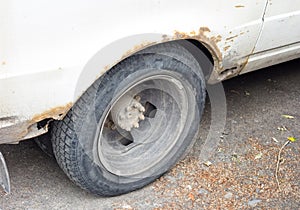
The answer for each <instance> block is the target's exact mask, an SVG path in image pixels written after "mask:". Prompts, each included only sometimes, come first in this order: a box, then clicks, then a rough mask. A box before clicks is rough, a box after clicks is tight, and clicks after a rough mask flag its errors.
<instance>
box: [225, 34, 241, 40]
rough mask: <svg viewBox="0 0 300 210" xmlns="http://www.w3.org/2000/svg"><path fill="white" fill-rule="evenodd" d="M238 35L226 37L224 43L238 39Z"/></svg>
mask: <svg viewBox="0 0 300 210" xmlns="http://www.w3.org/2000/svg"><path fill="white" fill-rule="evenodd" d="M238 36H239V35H238V34H237V35H235V36H231V37H228V38H226V41H230V40H233V39H234V38H236V37H238Z"/></svg>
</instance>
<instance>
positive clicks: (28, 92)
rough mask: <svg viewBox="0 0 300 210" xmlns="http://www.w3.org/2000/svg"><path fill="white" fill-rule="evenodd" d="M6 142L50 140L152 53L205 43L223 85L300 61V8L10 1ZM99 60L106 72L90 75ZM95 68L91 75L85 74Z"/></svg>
mask: <svg viewBox="0 0 300 210" xmlns="http://www.w3.org/2000/svg"><path fill="white" fill-rule="evenodd" d="M0 5H1V6H0V143H15V142H19V141H20V140H23V139H28V138H31V137H34V136H38V135H40V134H42V133H45V132H47V130H48V127H47V122H46V124H45V125H44V126H42V127H39V126H38V124H37V123H38V122H41V121H43V120H45V119H62V118H63V116H64V115H65V114H66V113H67V112H68V110H69V109H70V108H71V107H72V105H73V104H74V103H75V102H76V100H77V99H78V97H80V95H81V94H82V93H83V92H84V91H85V90H86V89H87V88H88V87H89V86H90V85H92V84H93V82H94V81H95V80H96V79H97V78H99V77H100V76H101V75H102V74H103V73H105V72H106V71H109V69H110V67H112V66H113V65H115V64H116V63H118V62H119V61H121V60H122V59H124V58H126V57H128V56H130V55H132V54H133V53H135V52H138V51H139V50H141V49H144V48H145V47H147V46H151V45H155V44H158V43H162V42H168V41H172V40H179V39H195V40H197V41H199V42H201V43H202V44H203V45H204V46H205V47H206V48H207V49H208V50H209V52H210V53H211V55H212V57H213V59H214V69H213V72H212V74H211V75H210V78H209V82H211V83H214V82H218V81H222V80H224V79H227V78H230V77H233V76H236V75H238V74H242V73H246V72H250V71H253V70H256V69H259V68H262V67H266V66H270V65H273V64H277V63H280V62H284V61H288V60H291V59H295V58H297V57H300V27H299V24H300V1H292V0H286V1H282V0H281V1H280V0H255V1H254V0H236V1H222V0H211V1H204V0H190V1H188V2H183V1H178V0H173V1H167V0H164V1H160V0H151V1H150V0H148V1H137V0H127V1H121V0H116V1H96V0H91V1H82V0H72V1H71V0H65V1H58V0H51V1H50V0H40V1H37V0H29V1H21V0H10V1H8V0H1V3H0ZM93 62H97V64H98V65H97V68H87V67H88V66H89V65H91V66H93V65H92V63H93ZM86 69H88V71H87V70H86Z"/></svg>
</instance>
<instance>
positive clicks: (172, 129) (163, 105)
mask: <svg viewBox="0 0 300 210" xmlns="http://www.w3.org/2000/svg"><path fill="white" fill-rule="evenodd" d="M124 97H127V98H128V97H130V98H132V99H133V98H136V97H138V98H139V99H140V100H139V103H140V104H141V105H142V106H143V107H144V108H145V110H144V112H143V116H144V119H143V120H141V119H140V120H139V125H138V127H137V126H136V127H132V128H131V129H130V130H129V131H128V130H125V129H122V128H121V127H120V126H119V125H118V124H117V123H116V122H114V121H113V120H112V114H114V113H112V111H113V110H114V108H115V106H118V102H120V101H121V100H123V99H124ZM190 98H191V97H190V96H189V91H188V90H187V89H186V88H185V86H184V85H182V83H181V82H180V81H179V80H178V79H176V78H175V77H173V76H170V75H156V76H151V77H148V78H146V79H143V80H141V81H140V82H138V83H136V84H135V85H132V86H131V87H129V88H127V89H126V90H125V91H123V93H122V95H120V96H119V97H117V100H115V101H114V102H113V103H112V105H111V108H110V109H109V110H108V112H107V114H106V116H105V118H104V121H103V122H104V123H102V124H101V125H99V127H100V129H99V130H100V131H99V135H98V137H97V138H98V139H97V140H98V157H99V160H100V162H101V164H102V165H103V166H104V167H105V168H106V170H108V171H109V172H110V173H112V174H116V175H119V176H138V175H140V174H144V175H145V173H146V174H147V173H150V174H151V173H152V174H153V170H149V169H151V168H153V167H154V166H156V165H157V164H158V163H159V162H161V161H163V159H164V158H165V157H166V156H167V154H168V153H169V152H170V151H171V150H172V149H173V148H174V146H175V145H176V144H177V143H178V142H179V141H182V138H181V134H182V133H183V130H184V128H185V127H186V126H185V125H186V122H187V121H189V120H191V119H192V117H191V116H192V115H193V114H194V112H195V110H194V109H195V106H189V100H190ZM154 173H155V172H154ZM150 174H149V175H150Z"/></svg>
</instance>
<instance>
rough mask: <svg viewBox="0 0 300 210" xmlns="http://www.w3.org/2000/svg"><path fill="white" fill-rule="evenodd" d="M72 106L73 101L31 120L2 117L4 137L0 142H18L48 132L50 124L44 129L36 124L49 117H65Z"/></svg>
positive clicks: (2, 135)
mask: <svg viewBox="0 0 300 210" xmlns="http://www.w3.org/2000/svg"><path fill="white" fill-rule="evenodd" d="M72 106H73V103H68V104H66V105H65V106H58V107H54V108H52V109H49V110H47V111H45V112H43V113H41V114H37V115H35V116H33V118H32V119H31V120H21V119H19V118H17V117H9V118H5V119H4V118H2V119H0V122H1V123H0V125H2V127H1V129H0V136H1V137H2V139H0V144H2V143H16V142H19V141H21V140H24V139H28V138H32V137H35V136H38V135H41V134H43V133H45V132H47V131H48V125H46V127H45V128H44V129H37V126H36V124H37V123H38V122H40V121H42V120H44V119H47V118H51V119H56V120H60V119H63V118H64V116H65V115H66V114H67V112H68V111H69V110H70V109H71V107H72Z"/></svg>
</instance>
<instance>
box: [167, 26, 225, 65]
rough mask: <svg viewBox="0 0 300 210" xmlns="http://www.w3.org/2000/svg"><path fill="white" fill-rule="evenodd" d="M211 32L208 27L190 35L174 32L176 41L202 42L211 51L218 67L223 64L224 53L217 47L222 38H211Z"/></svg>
mask: <svg viewBox="0 0 300 210" xmlns="http://www.w3.org/2000/svg"><path fill="white" fill-rule="evenodd" d="M210 32H211V30H210V29H209V28H208V27H200V28H199V30H198V32H195V31H192V32H190V33H185V32H180V31H175V32H174V38H173V39H174V40H176V39H196V40H198V41H199V42H201V43H202V44H203V45H205V47H206V48H207V49H208V50H209V51H210V53H211V54H212V56H213V59H214V62H215V64H216V65H218V64H219V63H221V61H222V53H221V51H220V49H219V47H218V46H217V43H218V42H220V41H221V39H222V37H221V36H220V35H218V36H212V37H209V36H208V34H209V33H210Z"/></svg>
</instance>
